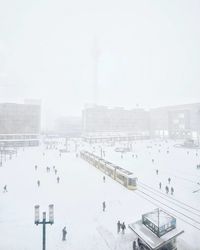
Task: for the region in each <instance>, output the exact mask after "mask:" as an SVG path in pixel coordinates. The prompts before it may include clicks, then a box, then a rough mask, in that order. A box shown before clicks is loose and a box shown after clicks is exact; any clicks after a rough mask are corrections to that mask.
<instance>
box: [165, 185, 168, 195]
mask: <svg viewBox="0 0 200 250" xmlns="http://www.w3.org/2000/svg"><path fill="white" fill-rule="evenodd" d="M165 191H166V193H167V194H168V193H169V188H168V186H166V187H165Z"/></svg>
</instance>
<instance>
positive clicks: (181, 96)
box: [0, 0, 200, 120]
mask: <svg viewBox="0 0 200 250" xmlns="http://www.w3.org/2000/svg"><path fill="white" fill-rule="evenodd" d="M199 13H200V2H199V1H195V0H194V1H155V0H154V1H145V0H141V1H129V0H125V1H114V0H106V1H105V0H103V1H89V0H86V1H81V0H75V1H63V0H60V1H57V2H56V3H55V1H46V0H40V1H34V2H31V1H23V0H19V1H14V0H12V1H2V2H1V6H0V58H1V60H0V101H1V102H9V101H11V102H12V101H17V102H19V101H23V99H25V98H34V99H41V100H42V109H43V116H44V117H43V118H42V119H43V120H44V119H48V117H56V116H59V115H79V116H80V114H81V109H82V108H83V106H84V104H85V103H94V102H96V103H98V104H102V105H107V106H123V107H125V108H134V107H135V106H136V105H137V104H139V106H141V107H143V108H150V107H158V106H163V105H170V104H183V103H192V102H198V101H199V90H200V87H199V86H200V85H199V76H200V72H199V65H200V49H199V44H200V32H199V23H200V16H199ZM96 53H97V56H95V54H96ZM95 64H96V65H97V69H96V70H95V67H96V66H95ZM95 84H96V85H97V87H96V91H97V92H98V94H97V95H96V96H95V95H94V88H95V87H94V85H95ZM45 117H46V118H45Z"/></svg>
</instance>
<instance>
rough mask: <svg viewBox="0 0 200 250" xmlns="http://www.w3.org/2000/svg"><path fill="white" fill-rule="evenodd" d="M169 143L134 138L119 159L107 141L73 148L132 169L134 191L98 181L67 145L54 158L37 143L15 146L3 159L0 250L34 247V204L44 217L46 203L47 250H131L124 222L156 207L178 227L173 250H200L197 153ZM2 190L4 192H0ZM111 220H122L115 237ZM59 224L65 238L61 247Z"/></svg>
mask: <svg viewBox="0 0 200 250" xmlns="http://www.w3.org/2000/svg"><path fill="white" fill-rule="evenodd" d="M174 144H175V142H174V141H169V142H166V141H136V142H132V145H131V146H132V151H131V152H128V153H124V154H121V153H119V152H115V151H114V149H115V147H113V146H112V147H111V146H110V145H108V144H104V145H103V144H92V145H88V144H83V143H82V145H81V146H79V147H78V150H81V149H82V148H87V149H88V150H91V151H93V152H95V153H96V154H99V155H100V153H101V151H102V150H103V151H104V152H105V159H106V160H109V161H111V162H113V163H115V164H118V165H119V166H122V167H123V168H125V169H128V170H130V171H132V172H133V173H134V174H135V175H136V176H137V177H138V189H137V190H136V191H131V190H128V189H126V188H124V187H123V186H122V185H120V184H119V183H117V182H116V181H114V180H113V179H111V178H109V177H108V176H106V181H105V183H104V182H103V176H104V174H103V173H102V172H100V171H99V170H97V169H96V168H94V167H93V166H91V165H89V164H88V163H87V162H85V161H83V160H82V159H81V158H80V157H77V155H76V147H75V143H74V142H73V141H70V142H69V146H68V148H69V151H70V152H68V153H62V154H61V156H60V154H59V151H58V150H56V149H46V147H45V146H44V145H41V146H40V147H33V148H25V149H22V148H21V149H19V150H18V153H17V155H16V156H15V155H13V156H12V159H6V161H5V160H4V158H3V166H2V167H1V168H0V172H1V186H2V192H1V194H0V232H1V239H3V240H1V241H0V249H2V250H32V249H33V250H35V249H42V226H41V225H38V226H36V225H35V224H34V206H35V205H40V217H42V212H43V211H46V212H47V216H48V206H49V204H54V210H55V215H54V217H55V219H54V220H55V222H54V224H53V225H52V226H51V225H47V227H46V231H47V232H46V233H47V249H49V250H55V249H59V250H62V249H72V250H79V249H80V250H83V249H84V250H93V249H98V250H108V249H113V250H114V249H115V250H119V249H124V250H131V249H132V242H133V240H135V239H136V235H135V234H134V233H133V232H132V231H131V230H130V229H129V228H128V224H130V223H133V222H135V221H137V220H139V219H141V216H142V214H144V213H147V212H149V211H152V210H153V209H156V208H158V207H160V208H162V209H164V210H165V211H167V212H168V213H171V214H172V215H174V216H175V217H176V218H177V225H178V227H179V228H181V229H182V230H184V233H183V234H182V235H181V236H180V237H178V241H177V245H178V249H179V250H186V249H187V250H198V249H200V239H199V234H200V206H199V204H200V191H198V190H199V189H200V185H199V184H198V182H199V181H200V170H199V169H197V168H196V165H197V164H198V163H199V162H200V152H198V150H196V149H195V150H194V149H185V148H176V147H174ZM120 145H121V146H122V145H123V144H122V143H121V144H120ZM115 146H116V145H115ZM167 151H168V153H167ZM77 152H78V151H77ZM152 159H154V161H152ZM35 165H37V166H38V168H37V170H35ZM54 166H55V169H56V170H57V173H56V174H55V171H54ZM47 167H49V168H50V172H47V171H46V168H47ZM156 170H158V174H156ZM58 176H59V177H60V182H59V183H57V177H58ZM169 177H170V178H171V182H170V184H168V178H169ZM38 180H39V181H40V186H39V187H38V185H37V181H38ZM159 182H161V183H162V188H161V189H159ZM4 185H7V190H8V192H3V186H4ZM166 185H169V186H170V187H171V186H173V188H174V194H173V195H171V194H170V193H169V194H168V195H167V194H165V188H164V187H165V186H166ZM172 199H173V200H172ZM103 201H105V204H106V208H105V212H103V210H102V203H103ZM179 202H181V203H179ZM177 211H178V212H177ZM185 215H186V216H185ZM191 218H192V219H191ZM118 220H120V221H121V222H125V225H126V230H125V234H121V232H120V233H119V234H118V233H117V221H118ZM64 226H66V229H67V236H66V241H64V242H63V241H62V229H63V227H64ZM198 228H199V229H198Z"/></svg>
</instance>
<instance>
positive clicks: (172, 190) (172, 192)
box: [171, 187, 174, 195]
mask: <svg viewBox="0 0 200 250" xmlns="http://www.w3.org/2000/svg"><path fill="white" fill-rule="evenodd" d="M173 194H174V188H173V187H171V195H173Z"/></svg>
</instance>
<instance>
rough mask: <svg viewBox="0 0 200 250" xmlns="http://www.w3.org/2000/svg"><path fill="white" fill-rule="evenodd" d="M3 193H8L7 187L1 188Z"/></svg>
mask: <svg viewBox="0 0 200 250" xmlns="http://www.w3.org/2000/svg"><path fill="white" fill-rule="evenodd" d="M3 192H4V193H7V192H8V190H7V185H5V186H4V187H3Z"/></svg>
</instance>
